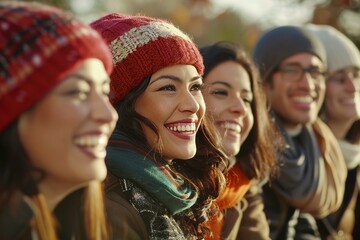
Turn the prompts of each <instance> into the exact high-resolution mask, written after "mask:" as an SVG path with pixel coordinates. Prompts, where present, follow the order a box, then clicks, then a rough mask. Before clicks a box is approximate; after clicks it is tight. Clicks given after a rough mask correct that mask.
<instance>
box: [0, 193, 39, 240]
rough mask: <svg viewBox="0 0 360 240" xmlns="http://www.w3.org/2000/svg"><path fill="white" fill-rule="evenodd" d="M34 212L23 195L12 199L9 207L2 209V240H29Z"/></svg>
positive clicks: (0, 236) (0, 210) (0, 225)
mask: <svg viewBox="0 0 360 240" xmlns="http://www.w3.org/2000/svg"><path fill="white" fill-rule="evenodd" d="M33 215H34V214H33V210H32V209H31V207H30V206H29V204H28V203H27V202H26V201H25V200H24V198H23V197H22V195H21V194H19V195H17V194H16V195H14V196H13V197H11V199H10V202H9V204H8V205H6V206H4V207H3V208H2V209H0V239H27V237H30V234H31V233H30V232H31V228H30V222H31V219H32V218H33Z"/></svg>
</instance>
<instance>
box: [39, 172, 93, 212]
mask: <svg viewBox="0 0 360 240" xmlns="http://www.w3.org/2000/svg"><path fill="white" fill-rule="evenodd" d="M85 185H86V183H84V184H79V185H75V186H74V184H66V183H63V182H62V183H58V181H51V180H50V179H44V180H43V181H42V182H40V183H39V190H40V192H41V193H42V194H43V195H44V196H45V199H46V202H47V205H48V207H49V209H50V210H54V209H55V207H56V206H57V204H58V203H59V202H60V201H61V200H63V199H64V198H65V197H66V196H67V195H69V194H70V193H72V192H73V191H75V190H77V189H79V188H81V187H84V186H85Z"/></svg>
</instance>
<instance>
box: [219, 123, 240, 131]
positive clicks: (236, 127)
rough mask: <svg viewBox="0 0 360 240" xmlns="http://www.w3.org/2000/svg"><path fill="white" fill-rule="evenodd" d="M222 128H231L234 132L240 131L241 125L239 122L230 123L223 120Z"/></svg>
mask: <svg viewBox="0 0 360 240" xmlns="http://www.w3.org/2000/svg"><path fill="white" fill-rule="evenodd" d="M221 126H222V127H223V128H225V129H228V130H232V131H235V132H238V133H240V132H241V127H240V125H239V124H236V123H230V122H225V123H223V124H222V125H221Z"/></svg>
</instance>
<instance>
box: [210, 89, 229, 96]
mask: <svg viewBox="0 0 360 240" xmlns="http://www.w3.org/2000/svg"><path fill="white" fill-rule="evenodd" d="M211 94H213V95H221V96H227V95H228V92H227V91H225V90H214V91H212V92H211Z"/></svg>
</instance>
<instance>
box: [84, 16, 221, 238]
mask: <svg viewBox="0 0 360 240" xmlns="http://www.w3.org/2000/svg"><path fill="white" fill-rule="evenodd" d="M91 25H92V26H93V27H94V28H95V29H96V30H97V31H99V32H100V33H101V35H102V36H103V37H104V38H105V40H106V41H107V43H108V44H109V45H110V48H111V51H112V54H113V62H114V63H115V69H114V72H113V73H112V75H111V85H110V87H111V92H110V100H111V101H112V103H113V104H114V106H115V108H116V110H117V111H118V113H119V120H118V123H117V127H116V129H115V131H114V133H113V135H112V137H111V139H110V142H109V147H108V156H107V158H106V163H107V167H108V171H109V173H110V176H109V178H108V179H107V182H106V184H107V190H106V191H107V192H106V196H107V200H108V202H107V206H108V217H109V221H110V223H111V225H112V234H114V235H113V236H115V238H116V237H118V238H119V237H122V239H177V240H181V239H202V238H203V237H204V235H205V234H206V233H207V231H206V230H207V229H206V228H205V227H204V222H205V221H206V220H207V218H208V216H209V214H210V212H211V211H212V210H213V209H210V208H209V207H210V206H211V202H212V200H213V199H215V198H216V197H218V195H219V192H220V191H221V189H222V186H223V185H224V181H225V180H224V176H223V174H222V169H223V168H224V166H225V162H224V159H225V156H224V154H223V153H222V152H221V151H220V150H218V146H219V145H218V144H217V138H216V132H215V130H214V129H212V128H210V126H211V125H208V124H207V123H206V122H207V121H208V120H206V118H205V103H204V99H203V96H202V94H201V89H202V87H203V82H202V78H201V75H202V72H203V63H202V58H201V55H200V53H199V51H198V49H197V48H196V46H195V44H194V43H193V42H192V41H191V39H190V38H189V37H188V36H187V35H186V34H184V33H183V32H182V31H180V30H179V29H178V28H176V27H175V26H174V25H172V24H170V23H169V22H166V21H164V20H161V19H154V18H150V17H146V16H126V15H121V14H109V15H106V16H104V17H102V18H100V19H99V20H97V21H95V22H93V23H92V24H91ZM124 232H125V235H121V234H123V233H124ZM119 235H120V236H119Z"/></svg>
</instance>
